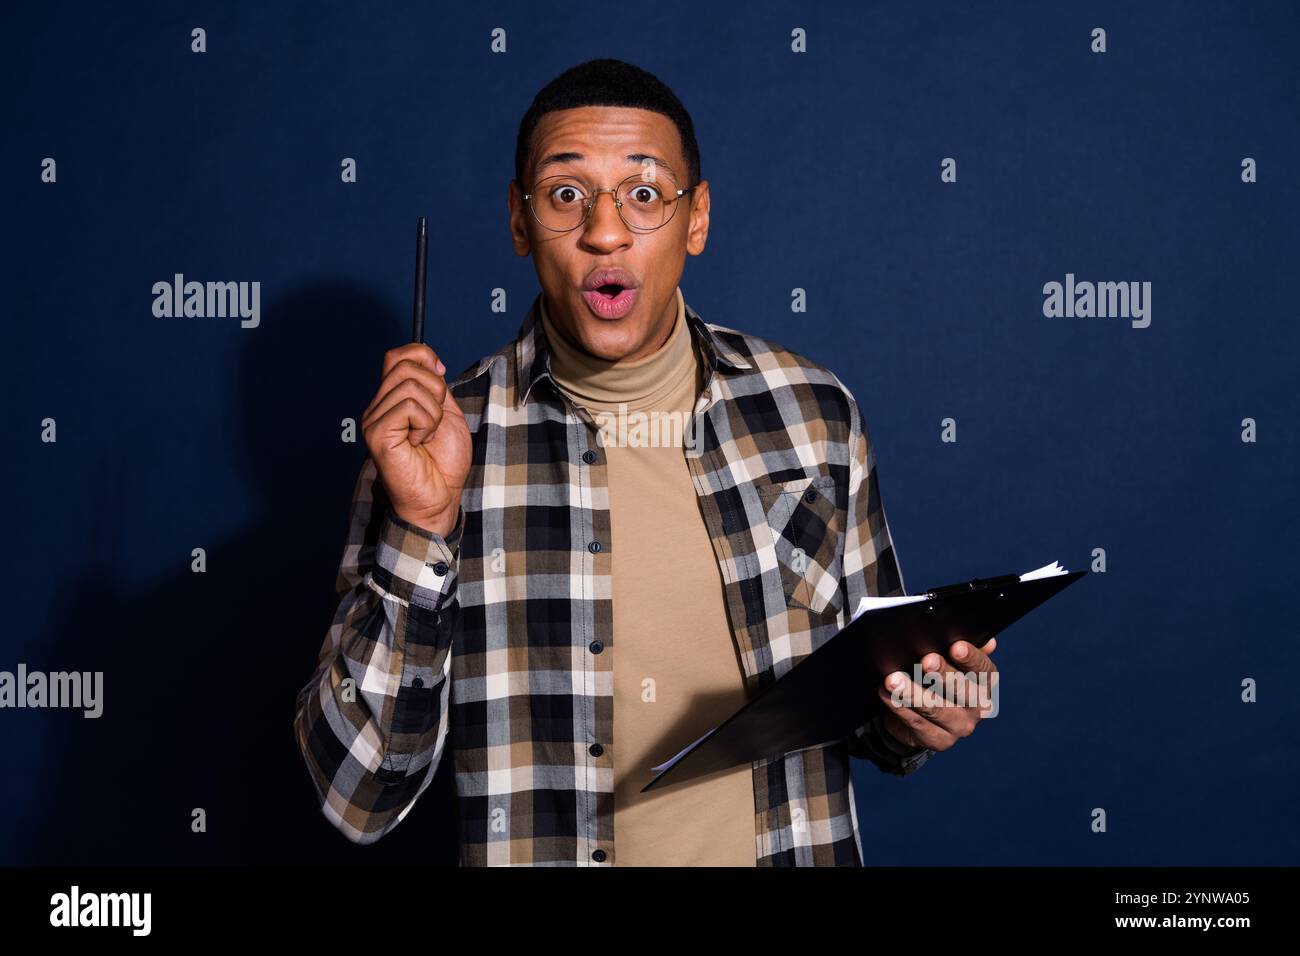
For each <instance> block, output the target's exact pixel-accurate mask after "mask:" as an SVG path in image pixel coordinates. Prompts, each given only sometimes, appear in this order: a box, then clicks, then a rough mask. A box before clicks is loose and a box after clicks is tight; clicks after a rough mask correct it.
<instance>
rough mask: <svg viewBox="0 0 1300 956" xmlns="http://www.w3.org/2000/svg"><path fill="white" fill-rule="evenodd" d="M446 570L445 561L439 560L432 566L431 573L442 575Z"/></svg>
mask: <svg viewBox="0 0 1300 956" xmlns="http://www.w3.org/2000/svg"><path fill="white" fill-rule="evenodd" d="M448 570H449V568H448V567H447V562H445V561H439V562H438V563H437V564H435V565H434V566H433V573H434V574H436V575H438V577H442V576H443V575H445V574H446V573H447V571H448Z"/></svg>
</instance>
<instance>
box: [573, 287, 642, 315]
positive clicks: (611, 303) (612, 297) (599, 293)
mask: <svg viewBox="0 0 1300 956" xmlns="http://www.w3.org/2000/svg"><path fill="white" fill-rule="evenodd" d="M637 291H638V290H637V289H636V288H634V287H633V286H627V285H623V284H622V283H620V282H606V283H604V284H603V285H598V286H596V287H595V288H594V289H586V290H584V291H583V293H582V297H583V298H584V299H586V300H587V308H588V309H590V310H591V312H592V314H593V315H595V316H596V317H597V318H600V319H621V318H623V316H625V315H627V314H628V313H629V312H631V311H632V306H633V305H634V304H635V303H636V297H637Z"/></svg>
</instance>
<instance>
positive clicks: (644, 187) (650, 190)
mask: <svg viewBox="0 0 1300 956" xmlns="http://www.w3.org/2000/svg"><path fill="white" fill-rule="evenodd" d="M627 198H628V199H630V200H632V202H634V203H640V204H641V205H650V204H651V203H656V202H658V201H659V200H660V198H661V196H660V193H659V187H658V186H652V185H650V184H649V183H637V184H636V185H635V186H633V187H632V188H631V189H629V190H628V193H627Z"/></svg>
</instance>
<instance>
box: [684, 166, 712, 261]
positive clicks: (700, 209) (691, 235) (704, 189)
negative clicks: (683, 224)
mask: <svg viewBox="0 0 1300 956" xmlns="http://www.w3.org/2000/svg"><path fill="white" fill-rule="evenodd" d="M708 241H709V181H708V180H707V179H701V180H700V182H699V185H697V186H696V187H695V188H694V189H693V190H691V222H690V226H689V227H688V228H687V232H686V251H687V252H688V253H690V254H691V255H693V256H698V255H699V254H700V253H701V252H703V251H704V245H705V243H707V242H708Z"/></svg>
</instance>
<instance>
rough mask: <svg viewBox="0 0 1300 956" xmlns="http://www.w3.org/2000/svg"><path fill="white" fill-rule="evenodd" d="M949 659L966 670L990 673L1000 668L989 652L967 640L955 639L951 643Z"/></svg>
mask: <svg viewBox="0 0 1300 956" xmlns="http://www.w3.org/2000/svg"><path fill="white" fill-rule="evenodd" d="M948 659H949V660H951V661H952V662H953V663H954V664H956V665H957V666H958V667H960V668H961V669H962V670H964V671H971V672H975V673H980V672H985V673H988V672H992V671H995V670H997V669H998V667H997V665H996V664H994V663H993V660H992V659H991V658H990V657H989V656H988V654H987V653H985V652H984V651H982V650H980V649H979V648H978V647H976V646H975V645H974V644H972V643H971V642H970V641H967V640H959V641H954V642H953V643H952V644H951V645H949V647H948Z"/></svg>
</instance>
